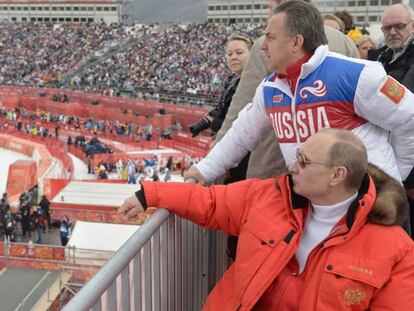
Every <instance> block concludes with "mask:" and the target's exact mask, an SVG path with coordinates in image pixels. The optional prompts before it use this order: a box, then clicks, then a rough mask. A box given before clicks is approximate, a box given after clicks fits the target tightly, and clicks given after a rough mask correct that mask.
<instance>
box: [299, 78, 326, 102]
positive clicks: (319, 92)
mask: <svg viewBox="0 0 414 311" xmlns="http://www.w3.org/2000/svg"><path fill="white" fill-rule="evenodd" d="M306 93H310V94H312V95H313V96H316V97H324V96H325V95H326V93H327V92H326V85H325V83H323V81H322V80H316V81H315V82H313V86H304V87H303V88H302V89H301V90H300V92H299V95H300V97H302V98H303V99H306V98H308V96H309V95H308V94H306Z"/></svg>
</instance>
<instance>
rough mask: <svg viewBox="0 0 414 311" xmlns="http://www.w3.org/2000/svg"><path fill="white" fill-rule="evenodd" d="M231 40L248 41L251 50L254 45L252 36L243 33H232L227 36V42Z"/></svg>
mask: <svg viewBox="0 0 414 311" xmlns="http://www.w3.org/2000/svg"><path fill="white" fill-rule="evenodd" d="M231 41H243V42H244V43H246V45H247V48H248V49H249V50H250V49H251V48H252V46H253V40H252V39H251V38H250V37H248V36H245V35H241V34H232V35H231V36H229V37H228V38H227V43H228V42H231Z"/></svg>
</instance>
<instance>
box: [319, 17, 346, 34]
mask: <svg viewBox="0 0 414 311" xmlns="http://www.w3.org/2000/svg"><path fill="white" fill-rule="evenodd" d="M323 23H324V25H325V26H329V27H332V28H333V29H336V30H338V31H340V32H344V31H345V24H344V22H343V21H342V20H340V19H339V18H338V17H336V16H335V15H333V14H326V15H324V16H323Z"/></svg>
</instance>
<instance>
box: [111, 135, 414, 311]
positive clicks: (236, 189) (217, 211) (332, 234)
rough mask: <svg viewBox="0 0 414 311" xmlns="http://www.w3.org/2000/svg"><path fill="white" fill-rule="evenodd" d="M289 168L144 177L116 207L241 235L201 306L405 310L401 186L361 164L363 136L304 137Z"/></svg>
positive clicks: (413, 260) (407, 252)
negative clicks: (221, 175) (184, 179)
mask: <svg viewBox="0 0 414 311" xmlns="http://www.w3.org/2000/svg"><path fill="white" fill-rule="evenodd" d="M367 172H368V173H367ZM289 173H290V174H288V175H283V176H280V177H277V178H276V180H275V179H266V180H255V179H250V180H246V181H243V182H239V183H234V184H231V185H227V186H222V185H217V186H212V187H202V186H200V185H194V184H186V183H175V184H174V183H168V184H162V183H143V184H142V189H141V190H139V191H138V192H137V193H136V196H133V197H131V198H129V199H127V200H126V201H125V202H124V204H123V205H122V207H121V208H120V209H119V213H120V214H121V215H123V216H125V217H127V218H130V219H131V218H133V217H135V216H136V215H137V214H138V213H139V212H142V211H143V210H144V209H145V208H146V207H147V206H156V207H163V208H167V209H169V210H170V211H172V212H174V213H176V214H177V215H179V216H180V217H184V218H187V219H190V220H191V221H194V222H196V223H198V224H200V225H202V226H204V227H206V228H209V229H213V230H217V229H219V230H223V231H225V232H226V233H227V234H231V235H236V236H239V246H238V249H237V257H236V260H235V262H234V263H233V264H232V265H231V266H230V268H229V269H228V270H227V271H226V273H225V274H224V276H223V277H222V279H221V280H220V281H219V282H218V283H217V285H216V287H215V288H214V289H213V291H212V292H211V293H210V295H209V297H208V298H207V301H206V303H205V305H204V307H203V309H204V310H301V311H305V310H306V311H307V310H318V311H321V310H322V311H324V310H330V311H331V310H351V309H352V310H410V309H411V308H412V306H413V305H414V247H413V242H412V240H411V239H410V238H409V236H408V235H407V234H406V233H405V232H404V231H403V230H402V229H401V228H400V227H399V226H398V224H400V223H401V222H402V221H403V220H404V211H405V206H406V204H407V202H406V199H405V194H404V190H403V188H402V186H401V185H400V184H399V183H398V182H397V181H395V180H394V179H392V178H391V177H389V176H388V175H386V174H385V173H383V172H381V171H380V170H378V169H376V168H373V167H368V159H367V153H366V150H365V147H364V145H363V143H362V142H361V140H360V139H359V138H358V137H357V136H356V135H355V134H353V133H351V132H349V131H347V130H343V129H326V130H322V131H320V132H318V133H317V134H315V135H314V136H311V137H310V138H309V139H308V140H307V141H306V142H305V143H304V144H302V145H301V147H300V148H299V149H298V150H297V160H296V162H295V163H293V164H292V165H291V166H290V167H289Z"/></svg>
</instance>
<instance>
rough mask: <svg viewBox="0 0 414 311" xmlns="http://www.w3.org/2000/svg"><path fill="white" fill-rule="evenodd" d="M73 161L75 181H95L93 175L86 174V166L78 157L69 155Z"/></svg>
mask: <svg viewBox="0 0 414 311" xmlns="http://www.w3.org/2000/svg"><path fill="white" fill-rule="evenodd" d="M69 156H70V157H71V158H72V161H73V168H74V171H75V176H74V177H75V179H95V175H93V174H88V166H87V165H86V164H85V163H84V162H83V161H82V160H81V159H79V158H78V157H75V156H74V155H73V154H71V153H69Z"/></svg>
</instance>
